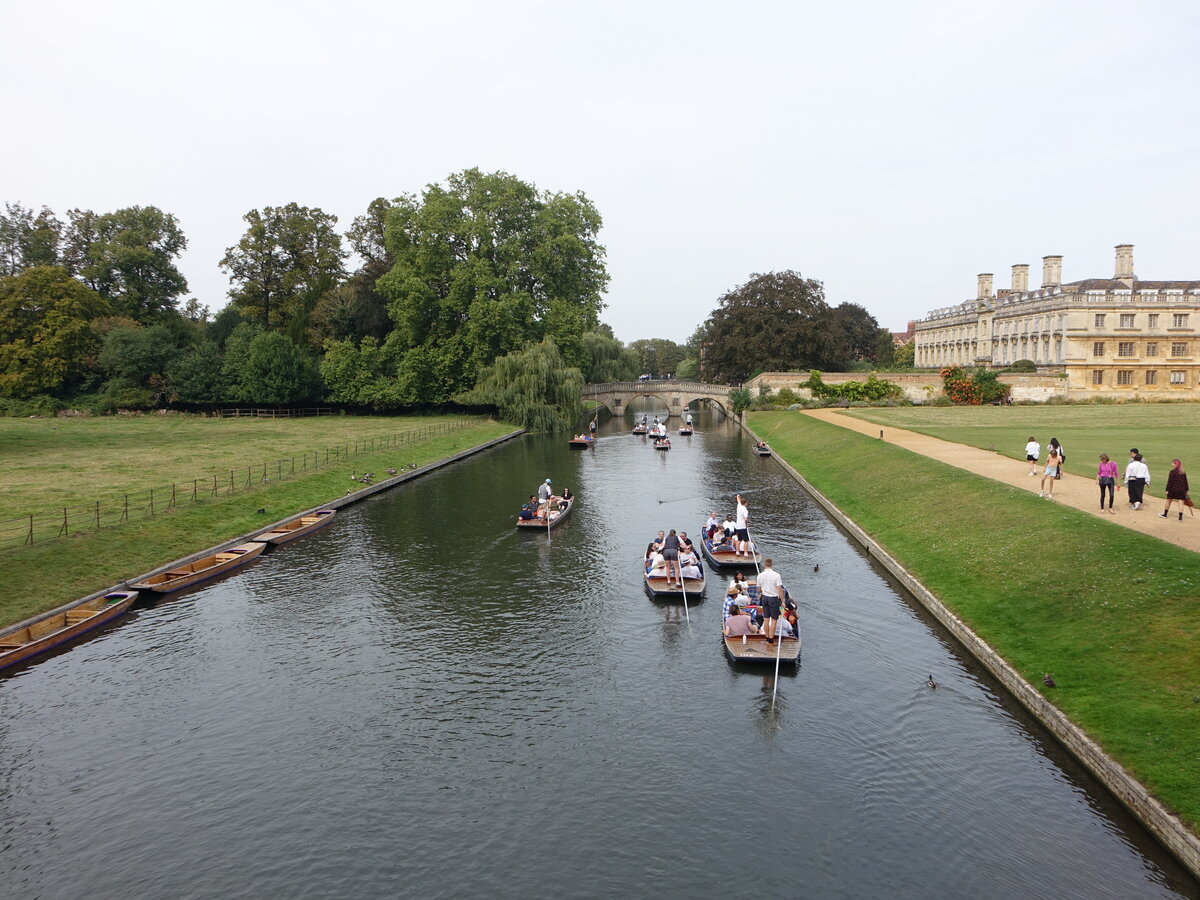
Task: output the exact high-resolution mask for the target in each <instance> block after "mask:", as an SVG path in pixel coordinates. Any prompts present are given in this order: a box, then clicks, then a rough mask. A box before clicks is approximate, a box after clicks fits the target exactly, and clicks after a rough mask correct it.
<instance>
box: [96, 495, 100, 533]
mask: <svg viewBox="0 0 1200 900" xmlns="http://www.w3.org/2000/svg"><path fill="white" fill-rule="evenodd" d="M99 528H100V501H99V500H97V501H96V529H97V530H99Z"/></svg>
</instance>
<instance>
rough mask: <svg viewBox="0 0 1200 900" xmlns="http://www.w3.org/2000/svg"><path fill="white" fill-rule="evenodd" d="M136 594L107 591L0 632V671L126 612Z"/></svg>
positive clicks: (132, 592) (133, 592)
mask: <svg viewBox="0 0 1200 900" xmlns="http://www.w3.org/2000/svg"><path fill="white" fill-rule="evenodd" d="M137 596H138V592H137V591H109V592H108V593H107V594H102V595H101V596H99V597H93V598H92V599H91V600H83V601H80V602H79V603H76V604H74V605H73V606H69V607H67V608H66V609H60V610H56V611H54V612H50V613H46V614H45V615H44V616H41V617H39V618H36V619H33V620H31V621H26V622H22V623H20V624H18V625H13V626H10V627H9V628H5V629H3V630H0V669H3V668H5V667H7V666H14V665H16V664H17V663H20V662H25V661H26V660H27V659H31V658H33V657H35V656H38V655H40V654H42V653H45V652H47V651H48V650H51V649H53V648H54V647H57V646H59V645H60V644H64V643H66V642H67V641H70V640H74V639H75V638H77V637H79V636H80V635H82V634H86V633H87V632H89V631H91V630H92V629H94V628H99V627H100V626H101V625H103V624H104V623H105V622H111V621H112V620H113V619H115V618H117V616H120V615H122V614H124V613H125V611H126V610H128V609H129V607H130V606H132V605H133V601H134V600H136V599H137Z"/></svg>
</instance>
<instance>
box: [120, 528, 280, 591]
mask: <svg viewBox="0 0 1200 900" xmlns="http://www.w3.org/2000/svg"><path fill="white" fill-rule="evenodd" d="M266 547H267V545H266V544H264V543H262V542H261V541H257V540H254V541H250V542H249V543H247V544H238V545H237V546H236V547H230V548H229V549H228V550H222V551H221V552H219V553H212V554H210V555H208V556H205V557H201V558H200V559H197V560H195V561H194V562H190V563H184V564H182V565H178V566H174V567H172V568H171V569H169V570H168V571H166V572H160V573H159V574H157V575H151V576H149V577H148V578H143V579H142V580H141V581H135V582H131V583H130V585H129V586H130V587H131V588H136V589H137V590H139V591H153V592H154V593H156V594H170V593H173V592H175V591H180V590H183V589H184V588H187V587H191V586H192V585H195V584H199V583H200V582H202V581H207V580H208V579H210V578H216V577H217V576H218V575H224V574H225V573H226V572H230V571H232V570H233V569H236V568H239V567H241V566H244V565H246V563H248V562H250V561H251V560H252V559H255V558H256V557H258V556H260V555H261V554H262V552H263V550H265V549H266Z"/></svg>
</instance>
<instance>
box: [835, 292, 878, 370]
mask: <svg viewBox="0 0 1200 900" xmlns="http://www.w3.org/2000/svg"><path fill="white" fill-rule="evenodd" d="M826 331H827V334H828V336H829V345H828V350H827V352H826V355H825V360H826V363H827V364H828V365H829V366H830V367H831V368H832V367H835V366H836V367H837V368H839V369H842V368H845V367H846V366H848V365H849V364H850V363H852V362H861V361H866V362H876V361H877V360H876V357H877V356H878V353H879V331H880V328H879V323H878V322H877V321H876V320H875V317H874V316H873V315H871V314H870V313H869V312H867V310H866V309H865V308H864V307H862V306H860V305H858V304H857V303H839V304H838V305H837V306H835V307H833V308H832V309H831V310H830V311H829V314H828V324H827V325H826Z"/></svg>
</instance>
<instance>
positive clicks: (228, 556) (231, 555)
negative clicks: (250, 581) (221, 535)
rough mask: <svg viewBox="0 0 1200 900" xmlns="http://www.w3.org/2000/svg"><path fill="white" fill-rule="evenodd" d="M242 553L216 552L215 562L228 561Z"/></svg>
mask: <svg viewBox="0 0 1200 900" xmlns="http://www.w3.org/2000/svg"><path fill="white" fill-rule="evenodd" d="M241 555H242V554H240V553H218V554H217V562H229V560H231V559H237V558H238V557H240V556H241Z"/></svg>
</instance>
